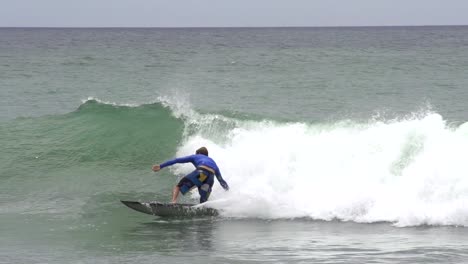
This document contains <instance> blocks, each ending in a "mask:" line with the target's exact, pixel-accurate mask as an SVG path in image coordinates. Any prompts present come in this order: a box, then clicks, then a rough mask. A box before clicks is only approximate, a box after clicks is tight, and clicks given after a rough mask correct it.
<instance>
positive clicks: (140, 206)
mask: <svg viewBox="0 0 468 264" xmlns="http://www.w3.org/2000/svg"><path fill="white" fill-rule="evenodd" d="M121 202H122V203H123V204H125V205H126V206H128V207H130V208H132V209H133V210H136V211H138V212H142V213H145V214H150V215H153V211H152V210H151V206H149V205H146V204H144V203H140V202H137V201H122V200H121Z"/></svg>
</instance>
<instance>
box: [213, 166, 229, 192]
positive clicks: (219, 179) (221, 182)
mask: <svg viewBox="0 0 468 264" xmlns="http://www.w3.org/2000/svg"><path fill="white" fill-rule="evenodd" d="M215 175H216V179H218V182H219V184H221V186H222V187H223V189H224V190H226V191H227V190H229V185H228V184H227V182H226V181H225V180H224V179H223V176H221V171H220V170H219V169H218V170H216V172H215Z"/></svg>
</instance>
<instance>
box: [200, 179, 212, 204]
mask: <svg viewBox="0 0 468 264" xmlns="http://www.w3.org/2000/svg"><path fill="white" fill-rule="evenodd" d="M212 185H213V184H209V183H204V184H203V185H202V186H200V187H198V193H199V194H200V203H204V202H206V201H208V198H210V194H211V186H212Z"/></svg>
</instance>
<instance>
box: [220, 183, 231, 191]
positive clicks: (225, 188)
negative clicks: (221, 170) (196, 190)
mask: <svg viewBox="0 0 468 264" xmlns="http://www.w3.org/2000/svg"><path fill="white" fill-rule="evenodd" d="M219 184H221V186H222V187H223V189H224V190H225V191H229V185H228V184H227V182H225V181H221V182H219Z"/></svg>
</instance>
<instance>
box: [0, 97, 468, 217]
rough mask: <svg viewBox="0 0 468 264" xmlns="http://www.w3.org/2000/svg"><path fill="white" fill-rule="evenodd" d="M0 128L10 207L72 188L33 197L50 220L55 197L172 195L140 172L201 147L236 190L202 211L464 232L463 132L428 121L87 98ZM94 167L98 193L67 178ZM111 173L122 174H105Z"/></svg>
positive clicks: (467, 137) (180, 170)
mask: <svg viewBox="0 0 468 264" xmlns="http://www.w3.org/2000/svg"><path fill="white" fill-rule="evenodd" d="M1 130H2V134H3V135H5V136H4V137H3V138H2V139H1V142H2V146H4V147H3V151H4V152H5V153H10V155H6V154H5V155H2V157H3V158H2V159H3V161H2V164H4V166H3V168H1V170H2V175H3V178H4V179H7V178H11V179H14V178H16V179H17V180H10V181H4V184H3V188H2V189H3V190H4V192H3V196H4V198H5V199H10V198H11V199H10V200H13V198H14V199H18V197H19V196H15V195H14V194H13V191H11V195H10V196H9V195H8V193H9V191H8V189H15V190H19V189H21V188H23V189H24V188H38V186H50V185H54V184H60V182H61V181H62V180H63V181H65V180H64V179H67V180H66V181H67V182H70V180H72V182H73V183H75V184H74V187H73V189H71V188H70V187H67V188H65V187H64V188H43V189H42V190H40V191H41V192H42V193H41V195H38V196H35V197H34V199H35V200H36V201H38V202H37V203H40V202H41V199H42V200H43V202H48V207H47V208H48V209H47V210H49V211H50V210H51V208H54V206H55V207H60V205H57V204H54V203H51V202H50V201H51V200H53V199H54V197H59V196H60V197H62V196H63V195H62V196H61V195H60V192H67V194H68V195H69V196H70V195H74V194H76V196H78V198H77V197H75V198H73V199H72V198H70V197H68V198H70V199H71V200H73V201H72V202H70V203H71V204H73V206H81V207H82V209H81V211H80V212H81V214H83V213H84V214H85V213H86V211H87V210H92V211H93V212H98V211H100V210H101V209H104V210H108V209H109V208H107V207H106V206H109V201H110V200H112V201H115V200H116V199H118V197H117V198H116V197H114V195H113V194H115V193H122V192H127V191H128V192H131V193H133V194H136V193H137V192H138V191H139V190H140V191H141V190H143V191H145V192H151V191H155V190H156V189H155V188H153V187H154V185H165V186H166V187H165V188H166V189H167V190H169V189H170V188H171V186H172V184H173V181H171V182H169V181H168V180H164V179H162V178H161V179H160V178H156V179H152V180H148V179H146V182H144V181H145V180H142V179H141V178H140V179H139V180H135V175H141V174H142V171H148V170H149V168H150V166H151V164H152V163H153V162H154V160H155V159H156V160H157V161H161V162H162V161H164V160H166V159H168V158H171V157H173V156H182V155H189V154H192V153H193V152H194V150H195V149H196V148H198V147H200V146H202V145H203V146H206V147H207V148H208V149H209V151H210V156H212V157H213V158H214V159H215V160H216V161H217V162H218V165H219V166H220V168H221V171H222V173H223V177H224V178H225V179H226V181H228V183H229V184H230V185H231V190H230V191H229V192H224V191H223V190H222V189H221V188H220V186H219V184H218V183H215V188H214V191H213V194H212V197H211V201H209V202H208V204H209V205H210V206H212V207H215V208H219V209H222V215H223V216H225V217H239V218H265V219H278V218H312V219H319V220H327V221H328V220H333V219H338V220H342V221H354V222H360V223H374V222H381V221H386V222H392V223H394V224H395V225H396V226H418V225H455V226H468V207H467V206H466V205H467V204H468V176H467V175H468V166H467V165H466V156H467V154H468V153H467V149H468V125H466V124H462V125H459V126H452V125H448V124H447V123H446V121H444V119H443V118H442V116H441V115H439V114H438V113H434V112H425V113H418V114H415V115H414V116H411V117H405V118H400V119H396V120H370V121H368V122H355V121H351V120H343V121H338V122H330V123H307V122H303V123H300V122H278V121H272V120H250V119H247V118H245V117H242V116H236V115H235V114H232V115H226V114H215V113H199V112H197V111H195V110H194V109H192V108H191V107H190V106H189V105H187V104H184V103H183V102H174V101H171V100H170V99H167V98H159V100H158V101H157V102H154V103H150V104H143V105H118V104H113V103H109V102H103V101H100V100H98V99H93V98H90V99H88V100H86V101H84V102H83V104H82V105H81V106H80V107H79V108H78V109H77V110H76V111H74V112H71V113H68V114H65V115H60V116H46V117H40V118H27V119H26V118H24V119H16V120H13V121H11V122H8V123H7V124H6V125H4V126H2V127H1ZM21 149H27V151H21ZM90 167H93V168H98V170H100V171H101V172H102V173H101V174H100V173H98V172H96V173H95V175H93V177H94V178H99V186H100V187H99V188H98V187H95V186H94V185H95V184H96V180H95V179H94V180H91V177H89V178H88V177H83V178H77V177H76V175H73V173H72V172H70V171H73V170H72V168H90ZM192 169H193V168H192V167H191V165H175V166H173V167H171V168H170V169H169V170H165V172H164V173H168V174H175V175H183V174H184V173H187V172H189V171H190V170H192ZM75 170H77V169H75ZM118 170H125V172H126V173H128V175H125V176H123V175H120V176H119V178H117V177H110V176H105V175H106V171H118ZM65 171H67V172H66V173H65ZM77 171H79V170H77ZM81 172H82V171H81ZM81 172H80V173H81ZM132 174H133V175H132ZM31 175H48V176H47V177H42V178H40V179H38V177H33V176H31ZM156 177H157V176H156ZM20 178H21V179H22V180H18V179H20ZM25 178H26V179H29V180H25ZM39 181H40V184H39V185H38V184H37V183H38V182H39ZM155 181H159V182H155ZM174 181H175V180H174ZM57 182H58V183H57ZM142 185H149V187H148V188H147V189H144V188H142ZM63 186H65V183H64V184H63ZM166 189H164V190H166ZM44 192H45V194H44ZM47 192H50V193H49V194H47ZM70 192H71V194H70ZM36 193H38V192H36ZM89 195H94V197H97V198H96V199H97V200H99V199H101V200H104V201H106V202H102V205H101V206H102V207H104V208H101V209H99V208H95V207H96V206H99V205H94V207H91V206H90V205H89V203H87V202H86V199H87V198H86V197H87V196H89ZM110 196H112V198H110ZM136 196H138V195H136ZM197 196H198V195H197V194H195V193H194V194H193V197H192V198H194V199H195V198H196V197H197ZM20 199H21V197H20ZM24 199H25V200H28V199H32V198H31V197H29V198H28V199H26V198H24ZM80 199H81V200H80ZM189 199H190V198H189ZM18 203H20V202H18ZM37 203H36V204H37ZM93 204H99V203H93ZM66 205H67V206H68V205H70V204H66ZM23 208H26V207H23ZM112 208H113V207H112ZM112 208H111V209H112ZM0 209H2V210H8V209H7V208H6V207H5V208H0ZM26 209H27V208H26ZM26 209H25V210H26ZM109 210H110V209H109ZM112 210H116V209H112ZM55 211H56V212H58V214H60V212H61V210H60V209H58V208H56V210H55ZM65 211H67V210H65ZM67 212H69V210H68V211H67ZM88 213H89V212H88Z"/></svg>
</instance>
